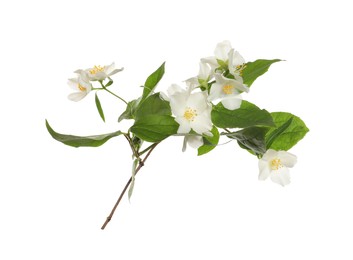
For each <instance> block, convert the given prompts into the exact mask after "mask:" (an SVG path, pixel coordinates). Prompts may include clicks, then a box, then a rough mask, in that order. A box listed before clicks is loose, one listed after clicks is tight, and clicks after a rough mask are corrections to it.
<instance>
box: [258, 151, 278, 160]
mask: <svg viewBox="0 0 353 260" xmlns="http://www.w3.org/2000/svg"><path fill="white" fill-rule="evenodd" d="M277 154H278V152H277V151H275V150H273V149H268V150H267V151H266V153H264V155H263V156H262V160H265V161H267V162H269V161H271V160H272V159H274V158H276V157H277V156H278V155H277Z"/></svg>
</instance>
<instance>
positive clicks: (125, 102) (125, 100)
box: [99, 81, 128, 105]
mask: <svg viewBox="0 0 353 260" xmlns="http://www.w3.org/2000/svg"><path fill="white" fill-rule="evenodd" d="M99 83H101V86H102V88H103V89H104V90H105V91H107V92H109V93H110V94H112V95H113V96H115V97H117V98H118V99H120V100H121V101H123V102H124V103H125V104H126V105H127V104H128V103H127V101H126V100H125V99H123V98H122V97H120V96H118V95H117V94H115V93H114V92H111V91H110V90H109V89H107V88H106V87H105V86H104V84H103V82H102V81H99Z"/></svg>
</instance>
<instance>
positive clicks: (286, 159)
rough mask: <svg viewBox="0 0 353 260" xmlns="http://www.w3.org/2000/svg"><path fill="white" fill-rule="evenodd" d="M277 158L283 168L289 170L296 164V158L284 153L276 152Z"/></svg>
mask: <svg viewBox="0 0 353 260" xmlns="http://www.w3.org/2000/svg"><path fill="white" fill-rule="evenodd" d="M278 158H279V159H280V160H281V163H282V164H283V165H284V166H286V167H289V168H292V167H293V166H294V165H295V164H296V163H297V156H295V155H294V154H291V153H288V152H286V151H278Z"/></svg>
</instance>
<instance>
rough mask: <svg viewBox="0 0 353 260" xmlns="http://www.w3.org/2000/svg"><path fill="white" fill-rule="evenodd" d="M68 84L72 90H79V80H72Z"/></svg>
mask: <svg viewBox="0 0 353 260" xmlns="http://www.w3.org/2000/svg"><path fill="white" fill-rule="evenodd" d="M67 84H68V85H69V86H70V88H72V89H74V90H78V87H77V86H78V79H77V78H72V79H69V80H68V81H67Z"/></svg>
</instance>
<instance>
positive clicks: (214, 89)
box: [208, 82, 223, 101]
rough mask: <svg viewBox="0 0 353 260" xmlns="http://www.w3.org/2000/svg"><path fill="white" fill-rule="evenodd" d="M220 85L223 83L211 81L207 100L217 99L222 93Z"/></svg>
mask: <svg viewBox="0 0 353 260" xmlns="http://www.w3.org/2000/svg"><path fill="white" fill-rule="evenodd" d="M222 87H223V85H222V84H220V83H217V82H216V83H213V84H212V86H211V90H210V94H209V95H208V100H209V101H214V100H217V99H219V98H220V97H221V95H222Z"/></svg>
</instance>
